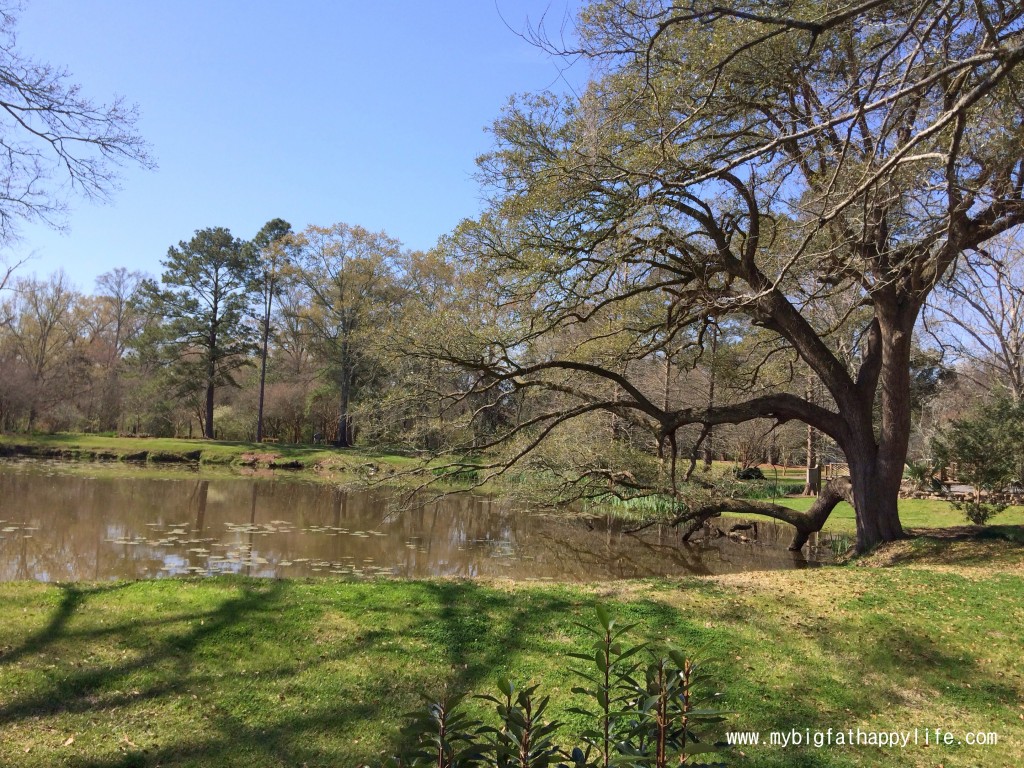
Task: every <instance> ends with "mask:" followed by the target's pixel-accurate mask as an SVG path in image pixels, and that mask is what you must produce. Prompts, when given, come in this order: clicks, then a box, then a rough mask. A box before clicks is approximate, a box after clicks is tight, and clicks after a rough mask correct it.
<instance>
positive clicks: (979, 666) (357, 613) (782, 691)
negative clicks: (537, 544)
mask: <svg viewBox="0 0 1024 768" xmlns="http://www.w3.org/2000/svg"><path fill="white" fill-rule="evenodd" d="M1012 562H1014V563H1016V564H1015V565H1008V566H1006V568H1005V569H1004V570H995V571H986V570H983V569H982V570H979V571H978V572H977V574H975V575H971V573H970V568H968V570H967V571H965V573H964V575H960V574H957V573H953V572H950V571H949V570H942V569H934V570H932V569H929V568H928V567H920V563H919V564H918V565H917V566H915V567H914V568H899V567H898V568H893V569H877V568H849V567H846V568H826V569H817V570H814V571H790V572H774V573H762V574H736V575H732V576H724V577H718V578H714V579H707V580H701V579H688V580H684V581H667V580H664V581H663V580H656V581H641V582H614V583H609V584H604V585H600V586H593V587H586V586H567V585H557V584H555V585H544V584H517V585H513V584H480V583H474V582H451V581H425V582H402V581H379V582H369V583H365V582H363V583H357V582H346V581H303V582H290V581H256V580H245V579H238V578H224V579H211V580H204V581H194V580H185V581H180V580H167V581H156V582H138V583H131V584H111V585H88V584H83V585H77V586H75V585H67V586H63V587H58V586H46V585H40V584H3V585H0V651H2V653H0V764H3V765H12V766H13V765H17V766H25V767H26V768H35V767H39V768H42V767H43V766H46V767H49V766H52V765H75V766H86V765H89V766H100V765H102V766H131V765H139V766H142V765H146V766H149V765H158V764H159V765H161V766H166V767H167V768H180V767H182V766H196V767H198V766H203V767H204V768H206V767H208V766H253V765H259V766H283V765H303V764H308V765H310V766H312V765H320V766H327V765H332V766H334V765H337V766H342V765H344V766H355V765H360V764H361V763H362V761H366V760H373V759H374V758H375V756H378V755H379V754H381V753H382V752H386V751H390V750H393V749H395V748H397V747H398V746H399V744H400V727H401V725H402V722H403V721H402V717H401V715H402V713H403V712H406V711H408V710H409V709H410V708H413V707H415V706H416V705H417V702H418V697H417V694H418V692H419V691H421V690H422V691H428V692H430V691H433V692H437V691H438V690H439V689H440V687H441V686H442V685H444V684H448V685H451V686H454V687H455V688H457V689H461V690H466V691H470V692H480V691H488V690H491V689H492V687H493V685H494V682H495V680H496V678H497V677H498V676H499V675H503V674H507V675H510V676H511V677H512V678H514V679H516V680H518V681H520V682H526V681H533V682H539V683H541V684H542V685H543V688H544V690H545V691H546V692H548V693H550V694H551V695H552V698H553V711H552V715H553V716H557V717H560V718H563V719H568V720H570V721H573V718H575V717H576V716H574V715H572V714H571V713H569V712H567V707H568V706H570V705H571V703H572V701H571V700H572V695H571V693H570V689H571V687H572V686H573V685H574V684H576V683H577V681H576V680H575V679H574V678H573V677H572V676H571V674H570V673H569V672H568V670H569V668H570V667H571V666H572V661H571V660H570V659H569V658H568V657H567V656H566V654H567V653H568V652H570V651H573V650H580V649H581V647H583V646H582V644H583V642H584V635H583V633H582V631H581V630H580V629H578V628H577V627H576V626H574V624H573V622H574V621H582V622H584V623H589V622H590V621H591V617H592V606H593V605H594V604H595V602H597V601H600V602H602V603H603V604H605V605H608V606H610V607H611V608H612V610H613V612H615V613H616V614H618V615H619V616H620V617H621V618H622V619H623V620H626V621H635V622H638V627H637V628H636V630H635V631H634V632H633V634H634V636H636V637H637V638H640V639H650V640H652V641H653V642H655V643H664V642H666V641H668V642H670V643H672V644H674V645H676V646H678V647H681V648H683V649H687V650H691V651H693V650H696V649H698V648H700V649H703V656H704V657H705V658H706V659H707V660H708V661H709V662H710V664H709V668H710V669H711V671H712V674H713V677H714V679H715V683H716V687H717V688H719V689H721V690H724V691H725V692H726V696H727V698H726V700H725V702H724V706H725V708H726V709H728V710H731V711H732V712H734V714H733V715H732V716H731V717H730V723H731V725H730V727H732V728H736V729H756V730H761V731H765V732H767V731H769V730H783V729H790V728H801V729H803V728H812V729H817V728H821V729H825V728H829V727H834V728H839V727H843V728H846V727H858V726H859V727H862V728H870V729H873V730H881V729H893V728H898V729H906V728H914V727H944V728H952V729H961V730H965V729H984V730H986V731H996V732H998V733H999V735H1000V744H999V745H998V746H997V747H986V748H984V750H983V751H979V750H982V748H974V749H973V750H968V749H967V748H965V747H961V748H939V749H935V748H931V749H927V750H925V749H920V748H919V749H910V750H897V751H886V750H880V749H877V748H870V747H863V748H857V749H831V750H829V749H824V750H816V749H813V748H811V749H796V750H793V749H790V750H781V749H780V748H766V747H762V748H757V749H747V750H745V751H746V753H747V757H746V758H745V759H744V760H743V761H742V762H743V764H744V765H750V766H783V765H814V766H876V765H887V766H925V765H937V764H938V763H940V762H943V761H945V764H946V765H953V764H965V765H966V764H971V765H1020V764H1024V753H1022V751H1021V750H1022V747H1021V745H1022V743H1024V721H1021V720H1020V719H1019V715H1020V714H1021V713H1022V712H1024V710H1021V709H1020V707H1019V703H1020V701H1021V700H1022V693H1024V662H1022V658H1021V655H1020V653H1019V645H1018V640H1019V627H1020V626H1021V622H1022V621H1024V608H1022V606H1021V601H1020V595H1021V594H1024V576H1022V572H1021V570H1020V562H1021V557H1020V554H1019V552H1018V553H1017V556H1016V559H1015V560H1013V561H1012ZM730 764H731V763H730Z"/></svg>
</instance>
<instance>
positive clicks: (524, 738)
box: [477, 678, 560, 768]
mask: <svg viewBox="0 0 1024 768" xmlns="http://www.w3.org/2000/svg"><path fill="white" fill-rule="evenodd" d="M498 689H499V690H500V691H501V694H502V696H501V698H496V697H494V696H486V695H485V696H481V697H480V698H481V699H484V700H486V701H490V702H493V703H494V705H495V709H496V711H497V713H498V719H499V720H500V721H501V725H500V727H498V728H495V727H494V726H489V725H484V726H483V727H481V728H480V729H479V730H478V731H477V733H478V734H481V735H482V736H484V738H485V739H486V740H487V745H486V747H485V748H484V749H483V750H481V751H482V753H483V754H484V755H485V756H488V757H489V758H490V761H488V763H487V764H488V765H493V766H494V768H547V767H548V766H549V765H551V763H552V761H554V760H555V759H556V758H557V757H558V747H557V746H556V745H555V743H554V735H555V732H556V731H557V730H558V728H559V726H560V724H559V723H557V722H546V721H545V720H544V711H545V710H546V709H547V707H548V701H549V698H548V697H547V696H544V697H541V698H538V697H537V696H536V695H535V694H536V691H537V686H536V685H533V686H530V687H529V688H526V689H524V690H522V691H517V690H516V687H515V686H514V685H513V684H512V683H511V682H509V681H508V680H507V679H505V678H502V679H501V680H499V681H498Z"/></svg>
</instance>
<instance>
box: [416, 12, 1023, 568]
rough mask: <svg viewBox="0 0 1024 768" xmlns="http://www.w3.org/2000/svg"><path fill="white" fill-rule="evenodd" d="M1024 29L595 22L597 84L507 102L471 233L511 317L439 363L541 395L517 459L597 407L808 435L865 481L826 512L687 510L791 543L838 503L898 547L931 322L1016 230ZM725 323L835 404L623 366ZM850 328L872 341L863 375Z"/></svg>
mask: <svg viewBox="0 0 1024 768" xmlns="http://www.w3.org/2000/svg"><path fill="white" fill-rule="evenodd" d="M1022 13H1024V11H1022V9H1021V6H1020V5H1019V4H1016V3H1003V2H991V1H989V0H976V2H953V1H940V2H935V0H917V1H909V0H863V1H860V2H857V1H854V2H820V0H804V1H799V0H785V1H783V2H775V3H770V4H766V3H762V2H752V1H751V2H743V1H742V0H741V1H737V0H730V1H729V2H725V3H721V4H715V5H712V4H708V3H703V2H700V3H674V2H664V1H662V0H605V1H604V2H596V3H592V4H590V5H588V6H587V7H585V8H584V9H583V11H582V13H581V16H580V22H579V28H578V32H579V36H578V40H579V44H578V48H577V49H576V50H571V51H563V53H565V54H567V55H571V56H577V57H582V58H584V59H586V60H589V62H590V63H591V65H592V67H593V71H594V76H593V78H592V80H591V82H590V83H589V85H588V87H587V88H586V89H585V91H584V92H583V93H582V94H580V95H578V96H577V95H571V96H556V95H553V94H551V93H542V94H537V95H527V96H524V97H520V98H518V99H516V100H514V101H513V102H512V104H511V105H510V106H509V107H508V108H507V110H506V111H505V112H504V114H503V115H502V116H501V118H500V119H499V120H498V121H497V122H496V124H495V126H494V134H495V137H496V141H497V146H496V148H495V150H494V151H493V152H492V153H491V154H490V155H488V156H487V157H485V158H483V160H482V164H481V167H482V172H483V176H484V179H485V181H486V183H487V186H488V189H489V190H490V192H491V205H490V208H489V210H488V212H487V213H486V214H485V215H484V216H483V217H481V219H480V220H479V221H478V222H475V223H472V224H468V225H466V226H465V227H464V229H463V232H462V238H461V247H462V248H463V249H464V252H465V253H466V255H467V257H468V258H472V259H473V260H475V261H477V262H478V263H479V265H480V268H481V269H482V270H483V271H484V272H485V273H486V274H487V275H488V276H489V278H490V280H491V286H492V289H493V290H494V291H495V292H496V294H497V296H498V297H499V299H498V302H499V305H500V306H502V307H505V308H507V310H508V311H507V314H506V316H505V321H504V322H503V323H502V324H501V325H500V326H493V327H489V328H481V329H479V330H478V331H477V332H476V333H474V334H472V335H471V338H468V339H467V336H466V334H461V335H457V338H458V339H459V340H460V344H459V345H456V344H454V343H452V344H447V343H438V344H435V345H434V346H435V349H434V353H435V354H437V355H438V356H440V357H442V358H446V359H448V360H450V361H455V362H459V363H461V364H463V365H465V366H467V367H469V368H473V369H475V370H477V371H478V372H479V374H480V375H479V377H478V378H477V379H476V382H477V383H478V386H480V387H485V388H489V389H491V391H496V389H495V388H496V387H498V386H507V385H512V386H514V387H515V388H516V389H517V390H518V391H519V392H520V393H521V394H522V395H524V396H525V395H526V394H527V393H529V392H531V391H543V392H547V393H548V394H549V396H550V397H549V400H548V401H547V402H548V403H549V404H550V405H551V407H550V408H549V409H547V410H542V411H539V412H534V413H533V414H532V416H531V417H530V418H529V419H528V420H526V421H524V422H522V423H521V424H520V425H518V427H517V428H516V430H514V431H515V433H516V434H517V435H523V434H527V433H528V434H530V435H532V437H531V441H532V442H529V443H528V444H527V445H526V448H525V449H524V450H529V448H530V446H532V445H536V444H537V443H539V442H540V441H542V440H543V439H545V437H546V436H547V435H548V434H550V431H551V430H552V429H553V428H555V426H556V425H559V424H562V423H565V422H567V421H568V420H571V419H573V418H577V417H581V416H585V415H587V414H591V413H594V412H595V411H606V412H612V413H614V414H616V415H617V416H618V417H620V418H624V419H630V420H631V421H633V422H635V423H638V424H643V425H645V426H646V427H647V428H648V429H649V430H650V431H651V432H652V433H654V434H655V435H656V436H657V437H658V439H659V440H660V439H668V440H674V439H675V437H676V436H677V435H678V434H680V433H681V432H683V431H686V430H693V429H698V430H701V432H700V434H702V435H703V434H706V432H707V431H708V430H710V429H711V428H713V427H714V426H716V425H722V424H738V423H742V422H745V421H749V420H754V419H771V420H774V421H777V422H786V421H790V420H796V421H800V422H804V423H806V424H808V425H810V426H812V427H813V428H815V429H816V430H819V431H820V432H822V433H824V434H826V435H828V436H829V437H831V438H832V439H833V440H834V441H835V442H836V443H837V444H838V445H839V446H840V448H841V449H842V450H843V451H844V452H845V454H846V457H847V460H848V463H849V467H850V477H849V480H847V481H844V482H841V483H834V484H832V485H830V486H829V487H827V488H825V489H823V492H822V494H821V496H820V497H819V499H818V501H817V502H816V505H815V506H814V507H813V508H812V510H811V511H810V513H807V514H801V513H795V512H792V511H791V510H786V509H783V508H781V507H777V506H774V505H769V504H752V503H747V502H744V503H740V502H735V501H731V500H728V499H725V500H721V501H718V502H714V503H710V504H703V505H700V506H699V507H691V508H690V509H689V510H688V512H687V515H686V517H687V518H688V519H700V518H701V517H702V516H706V515H709V514H715V513H718V512H721V511H723V510H727V509H732V508H736V509H740V508H742V511H746V512H752V511H756V512H762V513H765V514H769V515H773V516H775V517H777V518H780V519H783V520H786V521H788V522H790V523H792V524H793V525H794V526H796V528H797V537H796V540H795V541H794V545H795V546H799V545H800V544H802V543H803V542H804V541H805V540H806V537H807V536H808V535H809V533H811V532H813V531H815V530H819V529H820V528H821V526H822V525H823V524H824V521H825V519H826V518H827V517H828V514H829V513H830V511H831V510H832V508H833V507H834V506H835V504H836V503H837V502H838V501H839V500H840V499H841V498H844V497H845V498H848V499H849V500H850V501H852V503H853V505H854V507H855V509H856V518H857V547H858V549H859V550H862V551H863V550H866V549H868V548H870V547H872V546H874V545H875V544H877V543H879V542H882V541H890V540H894V539H897V538H900V537H902V536H903V535H904V532H903V528H902V526H901V523H900V519H899V514H898V512H897V496H898V491H899V486H900V482H901V476H902V472H903V467H904V461H905V458H906V454H907V445H908V437H909V433H910V418H911V411H910V388H911V374H910V357H911V352H912V336H913V334H914V329H915V325H916V323H917V321H918V319H919V316H920V313H921V311H922V307H923V306H924V304H925V302H926V300H927V299H928V297H929V294H930V293H931V292H932V290H933V289H934V288H935V286H936V285H937V283H939V281H940V280H942V279H943V277H944V276H945V275H946V274H947V273H948V272H949V271H950V270H952V269H954V268H955V264H956V262H957V259H958V257H959V256H960V255H961V254H963V253H965V252H969V251H971V250H973V249H976V248H979V247H981V246H982V245H983V244H984V243H985V242H986V241H987V240H989V239H990V238H992V237H994V236H996V235H998V234H999V233H1001V232H1004V231H1006V230H1008V229H1010V228H1011V227H1014V226H1015V225H1017V224H1019V223H1021V222H1024V200H1022V188H1024V163H1022V160H1024V151H1022V136H1024V131H1022V114H1024V111H1022V109H1021V106H1022V105H1021V99H1020V96H1019V94H1021V93H1022V92H1024V90H1022V83H1021V70H1020V63H1021V61H1022V60H1024V18H1022ZM837 298H840V299H842V301H841V302H839V303H841V304H845V305H846V306H848V307H850V311H849V313H847V314H845V315H844V316H841V317H840V318H838V320H837V321H836V322H835V323H830V322H825V321H824V320H823V319H822V318H823V317H824V316H825V314H826V313H820V312H815V311H814V309H815V308H816V307H818V306H820V305H823V304H825V303H827V302H830V301H831V302H833V303H835V299H837ZM731 319H735V322H736V323H739V324H740V325H742V324H752V325H754V326H758V327H760V328H761V329H763V331H762V332H763V333H765V334H767V336H768V337H770V341H766V342H764V343H763V344H762V345H761V349H762V350H763V355H762V359H763V360H765V361H768V360H779V359H785V360H789V361H790V364H791V367H792V368H793V370H794V371H797V372H799V375H800V376H801V377H803V376H805V372H806V371H810V372H811V375H812V377H813V378H814V379H815V380H816V381H817V382H818V385H819V386H816V387H814V389H815V390H817V389H819V388H820V390H821V392H822V393H823V395H822V397H820V398H818V399H816V400H811V399H809V398H807V397H805V396H803V394H802V392H803V391H805V389H807V388H806V387H805V385H804V384H803V383H800V382H799V381H796V382H794V383H793V385H784V384H782V385H777V386H774V388H772V389H771V390H765V389H764V388H752V389H751V393H750V396H748V397H746V398H745V399H738V400H734V401H730V402H725V403H716V402H703V403H691V404H686V405H680V406H674V407H665V404H664V402H663V401H662V400H660V399H659V398H657V397H654V396H652V394H651V393H650V392H649V391H645V389H644V388H643V387H642V386H639V385H637V384H636V382H634V381H633V380H631V378H630V373H629V371H630V366H629V365H623V361H624V360H625V361H626V362H628V361H630V360H643V359H650V358H658V357H659V356H664V354H665V350H666V349H668V348H669V346H670V345H672V344H676V343H677V342H678V340H679V339H686V340H687V343H691V344H697V345H700V344H703V343H705V341H704V340H705V339H706V337H707V334H706V333H705V332H704V331H703V329H705V328H708V327H711V326H713V325H721V324H722V323H728V322H731V321H732V320H731ZM836 334H842V335H843V336H844V337H846V338H849V337H853V338H855V339H856V340H857V344H856V347H855V348H854V349H853V350H852V356H845V355H843V354H840V352H839V351H837V350H838V346H837V344H836V343H834V339H835V336H836ZM452 338H455V336H453V337H452ZM566 338H571V340H572V343H569V344H567V343H565V342H564V339H566ZM558 339H562V340H563V341H561V342H560V341H558ZM441 341H442V342H443V341H444V340H443V339H442V340H441ZM602 344H608V345H609V347H611V346H612V345H613V344H614V346H615V350H614V354H601V353H600V352H599V350H600V348H601V345H602ZM759 368H760V366H759V365H758V364H757V361H751V364H750V370H751V371H753V373H752V375H751V381H757V375H756V372H757V370H758V369H759ZM555 395H557V397H555ZM699 441H700V438H699V437H698V438H697V442H698V443H699ZM521 453H522V452H520V455H521Z"/></svg>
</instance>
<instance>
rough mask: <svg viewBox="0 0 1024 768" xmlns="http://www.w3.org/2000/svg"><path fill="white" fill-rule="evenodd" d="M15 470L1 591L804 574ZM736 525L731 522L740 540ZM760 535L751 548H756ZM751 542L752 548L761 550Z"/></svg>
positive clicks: (261, 486)
mask: <svg viewBox="0 0 1024 768" xmlns="http://www.w3.org/2000/svg"><path fill="white" fill-rule="evenodd" d="M89 466H90V465H61V464H60V463H58V462H44V461H32V460H23V461H8V462H0V580H3V581H13V580H33V579H34V580H40V581H83V580H107V579H144V578H157V577H162V576H172V575H180V574H207V575H216V574H222V573H239V574H245V575H251V576H265V577H285V578H292V577H306V576H342V577H381V576H384V577H389V576H391V577H407V578H417V577H431V576H451V577H485V578H506V579H513V580H524V579H558V580H565V581H600V580H604V579H611V578H634V577H653V576H678V575H686V574H716V573H729V572H735V571H744V570H768V569H785V568H805V567H808V566H812V565H815V564H818V562H820V561H821V560H827V559H828V558H830V557H831V551H830V550H829V549H828V548H827V547H823V548H820V549H814V548H812V549H811V550H810V552H811V554H810V555H808V554H806V552H805V553H799V552H798V553H793V552H788V551H787V550H786V543H788V541H789V537H790V530H788V529H785V528H780V527H777V526H773V525H770V524H766V523H763V522H762V523H759V524H758V528H757V534H756V540H751V541H746V542H744V541H739V540H737V539H738V537H735V538H732V537H728V536H722V537H719V538H708V539H706V540H704V541H701V542H695V543H690V544H683V543H682V542H681V541H680V539H679V534H678V532H677V531H675V530H674V529H671V528H668V527H665V526H656V527H654V528H651V529H648V530H646V531H644V532H643V533H642V534H629V533H625V532H623V531H622V530H621V528H622V526H621V525H620V524H617V523H616V522H615V521H613V520H606V519H603V518H601V519H593V518H591V519H582V518H579V517H569V518H567V517H565V516H562V515H551V514H547V515H545V514H534V513H530V512H525V511H522V510H516V509H514V508H511V507H510V506H509V505H507V504H505V503H502V502H500V501H498V500H495V499H490V498H484V497H479V496H473V495H469V494H459V495H454V496H448V497H445V498H443V499H440V500H436V501H431V502H429V503H425V504H422V505H419V506H415V507H412V508H409V507H408V506H403V505H400V504H399V503H398V499H397V497H396V496H395V495H394V494H389V493H387V492H383V491H380V490H375V491H374V490H364V489H356V490H353V489H341V488H338V487H334V486H331V485H327V484H324V483H317V482H310V481H301V480H296V479H291V478H258V477H243V476H234V477H233V476H223V475H215V476H206V475H203V474H200V473H195V474H194V476H189V475H187V474H183V473H181V472H175V473H172V474H168V475H167V476H156V477H154V476H153V473H152V472H142V471H138V472H134V473H133V472H130V471H124V470H121V471H118V472H117V473H116V475H117V476H105V475H106V473H103V472H101V471H99V470H97V471H95V472H91V471H90V469H89ZM734 522H735V521H734V520H729V521H722V525H723V527H728V526H729V525H730V524H731V523H734ZM748 534H749V535H748ZM752 536H753V533H752V532H745V533H744V537H745V538H751V537H752Z"/></svg>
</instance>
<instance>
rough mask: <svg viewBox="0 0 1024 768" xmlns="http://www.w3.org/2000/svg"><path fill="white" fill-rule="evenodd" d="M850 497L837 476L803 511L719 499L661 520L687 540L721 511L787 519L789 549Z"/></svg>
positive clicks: (844, 479)
mask: <svg viewBox="0 0 1024 768" xmlns="http://www.w3.org/2000/svg"><path fill="white" fill-rule="evenodd" d="M852 499H853V486H852V485H851V484H850V478H848V477H837V478H833V479H832V480H830V481H829V482H828V483H826V484H825V486H824V488H822V490H821V493H820V494H819V495H818V498H817V499H815V501H814V504H813V505H812V506H811V508H810V509H809V510H808V511H807V512H798V511H797V510H795V509H790V508H789V507H783V506H780V505H779V504H771V503H769V502H764V501H749V500H747V499H720V500H717V501H712V502H709V503H707V504H701V505H700V506H699V507H696V508H693V509H687V510H686V511H685V512H682V513H680V514H678V515H676V517H674V518H673V519H672V520H669V521H668V522H667V523H662V524H664V525H669V526H672V527H677V526H683V529H682V531H683V533H682V538H683V541H689V540H690V538H691V537H692V536H693V535H694V534H695V533H696V532H697V531H698V530H700V528H701V527H702V526H703V525H704V523H706V522H707V521H708V520H710V519H712V518H715V517H719V516H720V515H721V514H722V513H723V512H736V513H738V514H743V515H764V516H765V517H771V518H773V519H775V520H781V521H782V522H784V523H788V524H790V525H792V526H793V527H794V528H795V529H796V530H795V532H794V534H793V541H792V542H791V543H790V545H789V548H790V549H791V550H793V551H796V550H798V549H800V548H801V547H803V545H804V544H806V543H807V539H809V538H810V536H811V534H812V533H817V532H818V531H820V530H821V529H822V526H824V525H825V521H826V520H828V516H829V515H830V514H831V513H832V510H833V509H834V508H835V506H836V504H838V503H839V502H840V501H852ZM659 522H660V521H657V520H653V521H651V522H649V523H645V524H643V525H641V526H639V527H637V528H633V529H631V530H630V531H629V533H638V532H640V531H642V530H644V529H645V528H650V527H651V526H653V525H656V524H658V523H659Z"/></svg>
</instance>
